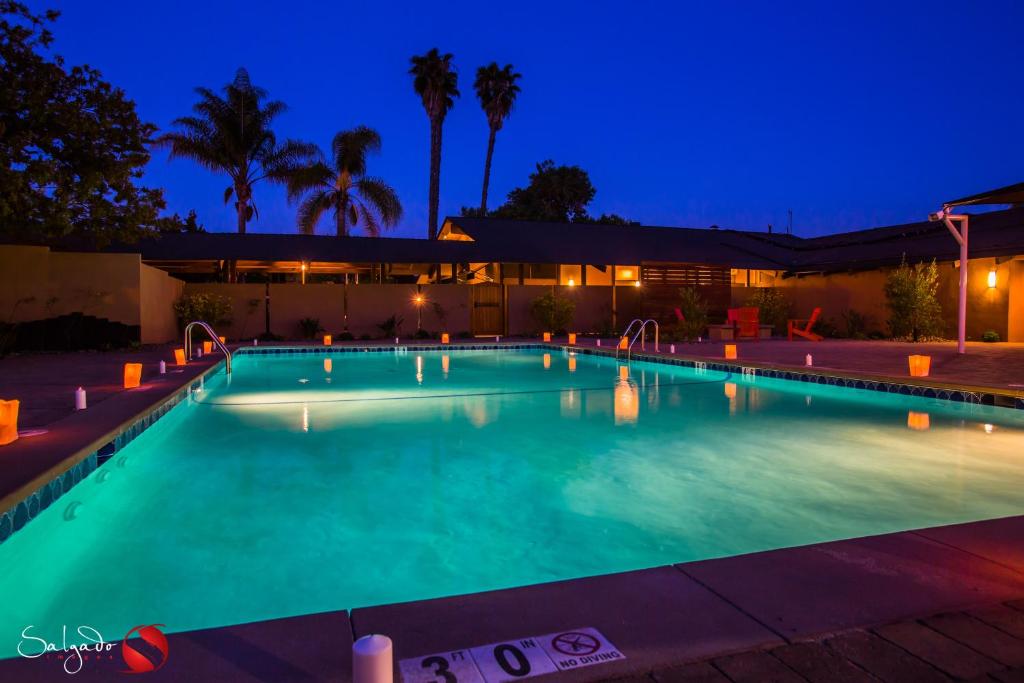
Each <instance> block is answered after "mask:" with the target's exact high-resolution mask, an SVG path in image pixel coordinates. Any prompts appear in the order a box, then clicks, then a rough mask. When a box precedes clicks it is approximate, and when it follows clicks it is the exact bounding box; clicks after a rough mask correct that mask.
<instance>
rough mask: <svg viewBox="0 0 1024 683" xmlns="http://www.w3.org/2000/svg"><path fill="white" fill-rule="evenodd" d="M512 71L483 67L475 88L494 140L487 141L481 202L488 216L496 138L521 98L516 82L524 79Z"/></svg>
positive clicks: (481, 206) (496, 65)
mask: <svg viewBox="0 0 1024 683" xmlns="http://www.w3.org/2000/svg"><path fill="white" fill-rule="evenodd" d="M522 77H523V76H522V74H518V73H516V72H514V71H513V70H512V65H511V64H506V65H505V67H504V68H499V67H498V63H497V62H491V63H490V64H489V65H488V66H482V67H480V68H479V69H477V70H476V82H475V83H473V87H474V88H475V89H476V96H477V98H478V99H479V100H480V106H481V107H483V110H484V113H485V114H487V125H488V126H489V127H490V129H491V134H490V137H489V138H488V140H487V160H486V161H484V191H483V196H482V197H481V198H480V213H481V214H482V215H484V216H486V215H487V186H488V185H489V184H490V181H491V157H493V156H494V138H495V136H496V135H497V134H498V131H499V130H501V127H502V125H504V123H505V119H507V118H508V115H509V114H511V113H512V105H513V104H515V101H516V95H518V94H519V86H518V85H516V81H518V80H519V79H520V78H522Z"/></svg>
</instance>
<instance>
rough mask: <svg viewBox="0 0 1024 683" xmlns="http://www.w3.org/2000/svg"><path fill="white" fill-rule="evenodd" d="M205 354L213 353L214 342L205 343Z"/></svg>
mask: <svg viewBox="0 0 1024 683" xmlns="http://www.w3.org/2000/svg"><path fill="white" fill-rule="evenodd" d="M203 353H204V354H206V353H213V342H212V341H204V342H203Z"/></svg>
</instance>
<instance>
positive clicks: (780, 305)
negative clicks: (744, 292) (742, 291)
mask: <svg viewBox="0 0 1024 683" xmlns="http://www.w3.org/2000/svg"><path fill="white" fill-rule="evenodd" d="M747 305H748V306H754V307H756V308H757V309H758V320H760V322H761V324H762V325H771V326H772V328H773V329H774V330H775V331H776V332H781V331H782V330H784V329H786V320H787V319H788V318H789V309H790V306H789V299H787V298H786V296H785V295H784V294H783V293H782V292H780V291H779V290H777V289H775V288H774V287H758V288H757V289H755V290H754V296H752V297H751V298H750V302H749V303H748V304H747Z"/></svg>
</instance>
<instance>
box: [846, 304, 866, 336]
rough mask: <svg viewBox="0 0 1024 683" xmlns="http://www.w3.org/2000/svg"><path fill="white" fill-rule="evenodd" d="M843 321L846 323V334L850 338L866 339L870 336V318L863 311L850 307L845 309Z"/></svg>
mask: <svg viewBox="0 0 1024 683" xmlns="http://www.w3.org/2000/svg"><path fill="white" fill-rule="evenodd" d="M843 322H844V323H845V324H846V336H847V337H849V338H850V339H866V338H867V336H868V318H867V316H866V315H864V314H863V313H858V312H857V311H855V310H853V309H852V308H851V309H848V310H846V311H843Z"/></svg>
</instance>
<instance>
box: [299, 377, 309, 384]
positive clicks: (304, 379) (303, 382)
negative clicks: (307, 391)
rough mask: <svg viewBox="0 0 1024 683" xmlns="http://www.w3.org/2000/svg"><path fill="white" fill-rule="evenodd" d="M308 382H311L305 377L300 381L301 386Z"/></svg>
mask: <svg viewBox="0 0 1024 683" xmlns="http://www.w3.org/2000/svg"><path fill="white" fill-rule="evenodd" d="M307 382H309V380H308V379H306V378H305V377H303V378H302V379H300V380H299V384H306V383H307Z"/></svg>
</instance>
